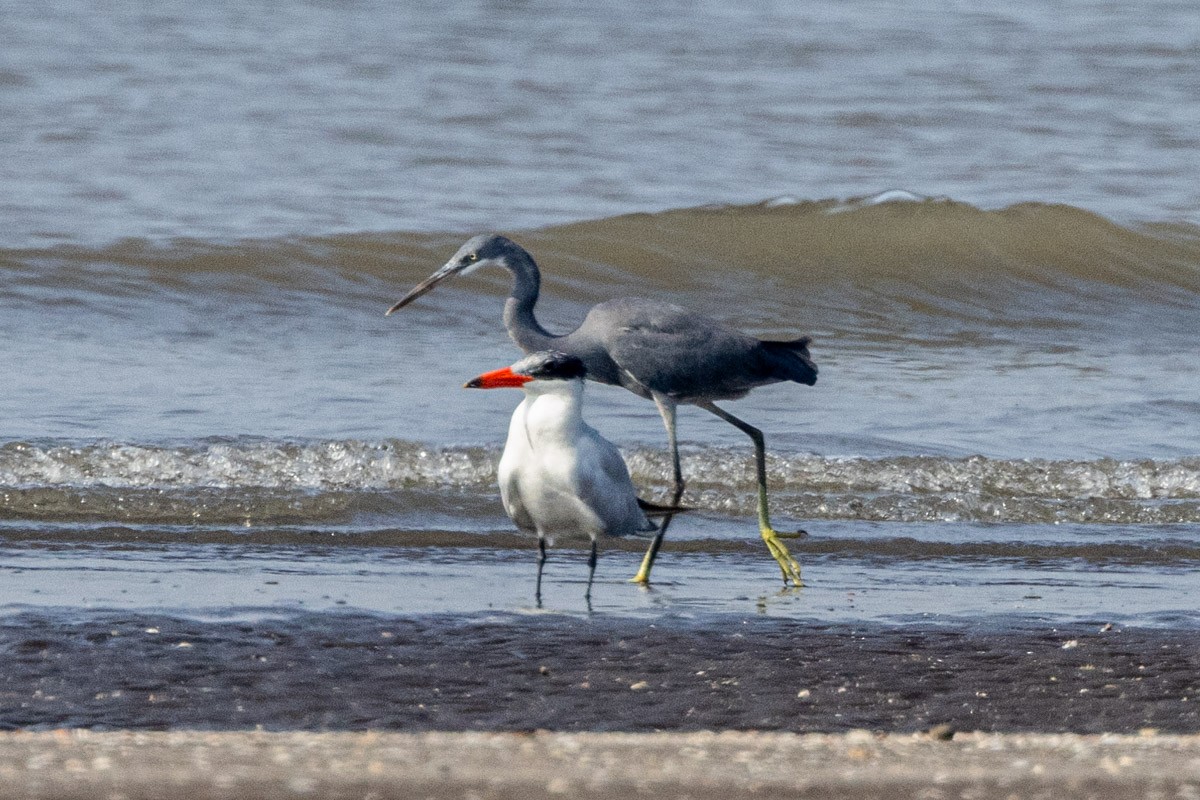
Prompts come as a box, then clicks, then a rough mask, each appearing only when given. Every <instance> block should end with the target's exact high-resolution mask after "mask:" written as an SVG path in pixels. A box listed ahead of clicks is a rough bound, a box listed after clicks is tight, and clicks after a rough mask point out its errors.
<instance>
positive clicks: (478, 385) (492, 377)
mask: <svg viewBox="0 0 1200 800" xmlns="http://www.w3.org/2000/svg"><path fill="white" fill-rule="evenodd" d="M531 380H533V378H531V377H529V376H528V375H518V374H517V373H515V372H513V371H512V367H504V368H502V369H494V370H492V371H491V372H485V373H483V374H482V375H480V376H479V377H478V378H472V379H471V380H469V381H467V382H466V383H464V384H463V388H464V389H504V388H513V389H519V388H521V387H522V386H524V385H525V384H527V383H529V382H530V381H531Z"/></svg>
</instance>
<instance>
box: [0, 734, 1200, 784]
mask: <svg viewBox="0 0 1200 800" xmlns="http://www.w3.org/2000/svg"><path fill="white" fill-rule="evenodd" d="M1198 790H1200V737H1196V736H1160V735H1149V734H1145V735H1133V736H1113V735H1106V736H1073V735H1046V734H1014V735H996V734H958V735H955V736H954V738H953V739H952V740H948V741H943V740H939V739H938V738H936V737H935V736H930V735H921V734H914V735H882V734H872V733H870V732H867V731H854V732H850V733H846V734H840V735H823V734H806V735H793V734H767V733H746V732H743V733H732V732H726V733H690V734H597V733H589V734H561V733H546V732H538V733H533V734H499V733H462V734H447V733H426V734H400V733H323V734H311V733H263V732H256V733H246V732H240V733H201V732H175V733H131V732H122V733H92V732H87V731H66V730H60V731H51V732H43V733H10V734H4V735H3V736H0V797H3V798H18V797H19V798H27V799H29V800H40V798H56V799H57V800H74V799H75V798H101V797H103V798H117V797H120V798H126V799H127V800H138V799H139V798H151V797H188V798H195V799H196V800H207V799H208V798H213V799H214V800H215V799H216V798H245V797H257V798H284V797H321V798H389V797H397V798H401V797H402V798H460V797H472V798H522V799H523V800H528V799H529V798H537V797H586V798H627V797H640V796H647V797H656V798H676V797H678V798H684V797H687V798H727V797H731V796H748V797H758V798H772V797H826V798H829V797H838V798H877V797H882V796H887V795H890V796H896V797H924V798H953V797H962V798H977V799H981V800H982V799H985V798H1009V797H1021V798H1043V797H1044V798H1055V800H1063V799H1064V798H1130V797H1193V796H1195V793H1196V792H1197V791H1198Z"/></svg>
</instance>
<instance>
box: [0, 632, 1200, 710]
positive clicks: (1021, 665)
mask: <svg viewBox="0 0 1200 800" xmlns="http://www.w3.org/2000/svg"><path fill="white" fill-rule="evenodd" d="M0 658H2V660H3V663H4V669H3V674H2V675H0V728H2V729H8V730H17V729H20V730H37V729H54V728H91V729H94V730H116V729H128V730H179V729H208V730H253V729H255V728H256V727H261V728H263V729H267V730H287V731H363V730H380V731H383V730H392V731H404V732H418V731H512V732H522V731H524V732H528V731H535V730H553V731H563V732H605V731H621V732H638V731H641V732H652V731H676V732H686V731H704V730H758V731H790V732H797V733H804V732H824V733H828V732H844V731H849V730H855V729H868V730H876V731H884V732H890V733H912V732H919V731H922V730H926V729H929V728H932V727H934V726H937V725H948V726H950V727H952V728H953V729H956V730H963V731H993V732H1022V731H1026V732H1044V733H1054V732H1061V733H1084V734H1090V733H1130V734H1132V733H1137V732H1138V731H1141V730H1142V729H1145V728H1154V729H1157V730H1160V731H1162V732H1170V733H1196V732H1200V697H1198V693H1200V631H1196V630H1192V629H1186V628H1185V629H1162V628H1122V627H1111V626H1107V625H1102V624H1101V623H1094V624H1092V623H1088V624H1083V623H1073V624H1070V625H1065V626H1064V625H1061V624H1060V625H1057V626H1054V625H1049V624H1047V625H1044V626H1043V625H1040V624H1038V623H1036V622H1032V621H1029V620H1009V621H1008V622H1007V623H1005V622H1003V621H1002V620H995V619H993V620H989V621H988V622H987V623H986V624H984V623H974V624H965V623H963V624H948V623H943V624H933V623H930V624H926V625H918V624H913V625H862V626H854V627H851V626H844V625H835V624H830V623H819V622H803V621H794V620H778V619H770V618H753V617H752V618H745V617H734V616H728V617H724V616H713V617H704V618H702V619H700V620H690V621H689V620H675V619H662V620H659V621H657V622H645V621H639V620H629V619H621V618H606V617H575V616H565V615H551V614H545V615H514V614H496V615H476V616H470V617H461V616H446V617H436V616H435V617H425V616H422V617H408V618H394V617H383V616H368V615H362V614H332V613H320V614H296V615H292V616H288V617H283V618H269V619H261V620H254V621H198V620H192V619H182V618H171V617H161V616H154V615H137V614H122V615H117V614H113V613H111V612H106V613H88V612H82V611H76V612H75V613H74V616H70V617H59V616H49V615H45V614H25V615H18V616H13V617H8V618H5V619H3V620H2V621H0Z"/></svg>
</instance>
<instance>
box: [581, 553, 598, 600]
mask: <svg viewBox="0 0 1200 800" xmlns="http://www.w3.org/2000/svg"><path fill="white" fill-rule="evenodd" d="M595 577H596V540H595V539H592V553H591V555H589V556H588V584H587V591H586V592H584V593H583V596H584V598H585V599H586V600H587V601H588V602H591V600H592V579H593V578H595Z"/></svg>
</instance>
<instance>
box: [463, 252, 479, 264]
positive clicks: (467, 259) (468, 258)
mask: <svg viewBox="0 0 1200 800" xmlns="http://www.w3.org/2000/svg"><path fill="white" fill-rule="evenodd" d="M478 260H479V253H467V254H466V255H465V256H463V263H464V264H474V263H475V262H476V261H478Z"/></svg>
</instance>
